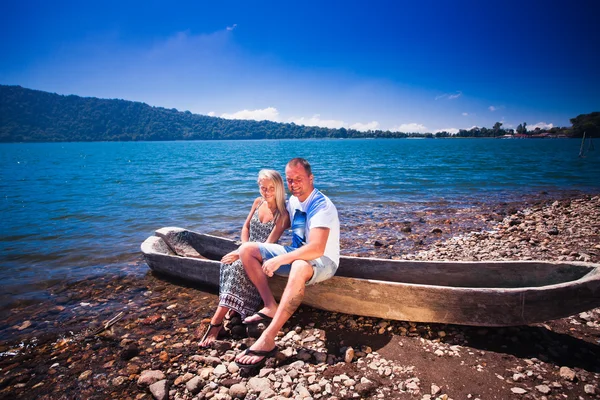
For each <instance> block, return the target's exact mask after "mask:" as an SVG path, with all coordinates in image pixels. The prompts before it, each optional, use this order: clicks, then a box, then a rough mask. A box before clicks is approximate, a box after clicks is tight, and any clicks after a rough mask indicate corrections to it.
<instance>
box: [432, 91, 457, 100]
mask: <svg viewBox="0 0 600 400" xmlns="http://www.w3.org/2000/svg"><path fill="white" fill-rule="evenodd" d="M460 96H462V92H461V91H460V90H459V91H457V92H456V93H444V94H440V95H439V96H435V99H436V100H440V99H446V98H447V99H448V100H454V99H458V98H459V97H460Z"/></svg>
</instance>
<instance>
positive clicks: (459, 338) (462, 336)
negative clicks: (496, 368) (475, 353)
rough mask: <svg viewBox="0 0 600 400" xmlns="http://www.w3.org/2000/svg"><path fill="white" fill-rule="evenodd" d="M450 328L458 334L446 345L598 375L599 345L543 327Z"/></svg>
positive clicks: (449, 339)
mask: <svg viewBox="0 0 600 400" xmlns="http://www.w3.org/2000/svg"><path fill="white" fill-rule="evenodd" d="M453 327H454V328H455V329H456V330H457V331H458V332H457V333H458V334H456V335H452V336H450V337H448V338H447V340H445V342H446V343H449V344H460V345H464V344H466V345H468V346H470V347H473V348H477V349H480V350H484V351H493V352H496V353H505V354H512V355H514V356H516V357H519V358H537V359H539V360H541V361H544V362H547V363H552V364H555V365H557V366H559V367H562V366H568V367H571V368H576V367H577V368H583V369H586V370H588V371H593V372H600V364H599V363H598V360H600V345H596V344H594V343H590V342H588V341H585V340H582V339H578V338H576V337H573V336H571V335H568V334H564V333H559V332H554V331H552V330H549V329H547V328H546V327H544V326H518V327H507V328H479V327H462V326H453Z"/></svg>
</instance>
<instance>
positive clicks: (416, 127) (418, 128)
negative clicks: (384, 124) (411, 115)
mask: <svg viewBox="0 0 600 400" xmlns="http://www.w3.org/2000/svg"><path fill="white" fill-rule="evenodd" d="M390 130H391V131H392V132H404V133H412V132H421V133H423V132H427V127H426V126H425V125H423V124H417V123H416V122H411V123H410V124H402V125H399V126H395V127H393V128H392V129H390Z"/></svg>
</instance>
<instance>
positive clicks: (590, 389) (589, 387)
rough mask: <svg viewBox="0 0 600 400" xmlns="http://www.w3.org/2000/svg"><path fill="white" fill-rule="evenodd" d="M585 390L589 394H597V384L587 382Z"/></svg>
mask: <svg viewBox="0 0 600 400" xmlns="http://www.w3.org/2000/svg"><path fill="white" fill-rule="evenodd" d="M583 390H584V391H585V392H586V393H587V394H596V391H597V390H596V386H594V385H590V384H587V385H585V386H584V387H583Z"/></svg>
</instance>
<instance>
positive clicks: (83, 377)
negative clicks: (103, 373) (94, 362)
mask: <svg viewBox="0 0 600 400" xmlns="http://www.w3.org/2000/svg"><path fill="white" fill-rule="evenodd" d="M92 373H93V372H92V370H87V371H84V372H82V373H81V374H80V375H79V378H78V379H79V380H80V381H86V380H88V379H89V378H90V376H92Z"/></svg>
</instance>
